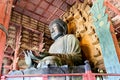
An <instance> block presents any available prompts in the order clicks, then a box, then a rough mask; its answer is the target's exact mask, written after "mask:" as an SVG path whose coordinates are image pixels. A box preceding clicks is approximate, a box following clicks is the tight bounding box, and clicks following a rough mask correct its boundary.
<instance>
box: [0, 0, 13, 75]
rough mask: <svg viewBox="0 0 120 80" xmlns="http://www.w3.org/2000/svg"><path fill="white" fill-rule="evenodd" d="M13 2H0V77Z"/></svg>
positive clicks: (1, 0)
mask: <svg viewBox="0 0 120 80" xmlns="http://www.w3.org/2000/svg"><path fill="white" fill-rule="evenodd" d="M12 3H13V0H0V75H1V68H2V60H3V55H4V48H5V43H6V37H7V36H6V31H7V29H8V25H9V21H10V13H11V8H12Z"/></svg>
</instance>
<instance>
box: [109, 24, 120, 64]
mask: <svg viewBox="0 0 120 80" xmlns="http://www.w3.org/2000/svg"><path fill="white" fill-rule="evenodd" d="M110 31H111V33H112V38H113V42H114V45H115V49H116V53H117V56H118V59H119V62H120V48H119V44H118V41H117V38H116V34H115V31H114V28H113V25H112V24H111V25H110Z"/></svg>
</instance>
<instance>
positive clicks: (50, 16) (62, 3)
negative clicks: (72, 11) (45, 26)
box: [47, 1, 65, 21]
mask: <svg viewBox="0 0 120 80" xmlns="http://www.w3.org/2000/svg"><path fill="white" fill-rule="evenodd" d="M64 2H65V1H63V2H62V3H61V4H60V6H62V4H63V3H64ZM60 6H59V7H57V8H56V9H55V11H54V12H53V13H52V15H51V16H50V17H48V19H47V21H49V20H50V18H51V17H52V16H53V15H54V14H55V13H56V12H57V10H58V9H59V8H60Z"/></svg>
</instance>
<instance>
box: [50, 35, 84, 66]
mask: <svg viewBox="0 0 120 80" xmlns="http://www.w3.org/2000/svg"><path fill="white" fill-rule="evenodd" d="M49 53H50V54H52V55H57V56H59V57H60V58H61V60H62V62H63V64H68V65H80V64H81V63H82V55H81V48H80V44H79V40H78V39H77V38H76V37H75V36H74V35H73V34H67V35H64V36H61V37H59V38H57V39H56V40H55V42H54V43H53V44H52V45H51V47H50V49H49ZM72 63H73V64H72Z"/></svg>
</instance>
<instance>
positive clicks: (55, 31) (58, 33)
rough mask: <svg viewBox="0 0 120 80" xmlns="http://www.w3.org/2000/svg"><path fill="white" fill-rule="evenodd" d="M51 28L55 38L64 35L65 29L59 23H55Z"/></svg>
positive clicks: (52, 35)
mask: <svg viewBox="0 0 120 80" xmlns="http://www.w3.org/2000/svg"><path fill="white" fill-rule="evenodd" d="M49 29H50V33H51V37H52V39H53V40H56V39H57V38H58V37H60V36H62V35H63V29H62V27H60V26H59V25H58V24H53V25H52V26H50V28H49Z"/></svg>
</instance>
